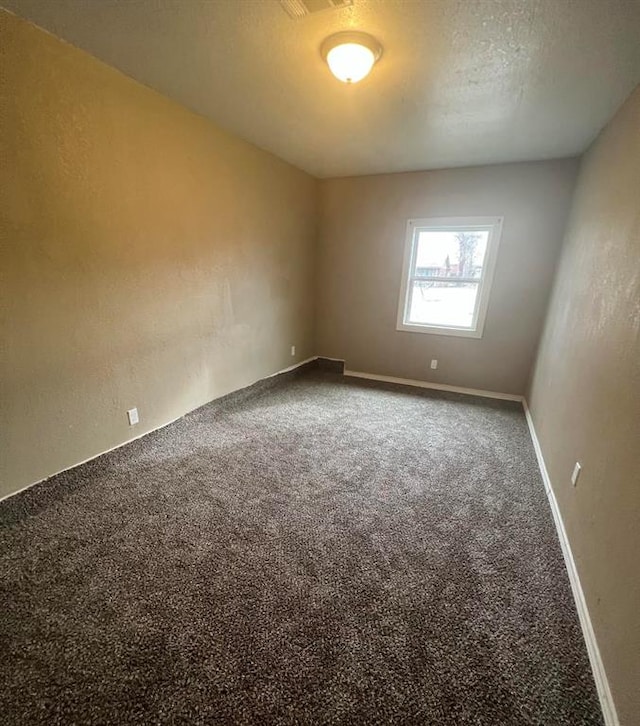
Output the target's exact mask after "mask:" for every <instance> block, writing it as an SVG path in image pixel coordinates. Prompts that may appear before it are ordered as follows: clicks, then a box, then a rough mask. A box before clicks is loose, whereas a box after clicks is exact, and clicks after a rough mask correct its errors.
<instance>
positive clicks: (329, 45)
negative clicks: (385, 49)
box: [321, 32, 382, 83]
mask: <svg viewBox="0 0 640 726" xmlns="http://www.w3.org/2000/svg"><path fill="white" fill-rule="evenodd" d="M321 53H322V57H323V58H324V59H325V60H326V61H327V65H328V66H329V69H330V70H331V72H332V73H333V75H334V76H335V77H336V78H337V79H338V80H340V81H343V82H344V83H357V82H358V81H361V80H362V79H363V78H364V77H365V76H367V75H369V72H370V71H371V69H372V68H373V64H374V63H375V62H376V61H377V60H378V58H380V55H381V54H382V46H381V45H380V43H378V41H377V40H376V39H375V38H372V37H371V36H370V35H367V33H359V32H353V33H350V32H345V33H336V34H335V35H331V36H329V37H328V38H327V39H326V40H325V41H324V43H323V44H322V48H321Z"/></svg>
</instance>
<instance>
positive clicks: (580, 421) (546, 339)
mask: <svg viewBox="0 0 640 726" xmlns="http://www.w3.org/2000/svg"><path fill="white" fill-rule="evenodd" d="M529 405H530V408H531V414H532V416H533V420H534V423H535V427H536V431H537V434H538V437H539V440H540V444H541V447H542V450H543V453H544V457H545V461H546V464H547V468H548V470H549V475H550V478H551V482H552V485H553V489H554V492H555V495H556V498H557V500H558V505H559V507H560V510H561V512H562V517H563V520H564V523H565V527H566V530H567V534H568V537H569V540H570V543H571V548H572V550H573V554H574V558H575V560H576V565H577V568H578V572H579V574H580V581H581V583H582V586H583V588H584V591H585V596H586V600H587V605H588V608H589V612H590V614H591V619H592V621H593V625H594V628H595V632H596V637H597V639H598V644H599V646H600V650H601V653H602V656H603V660H604V664H605V668H606V671H607V674H608V676H609V680H610V685H611V687H612V691H613V696H614V700H615V702H616V705H617V708H618V714H619V716H620V721H621V723H622V724H623V725H624V726H634V725H635V724H639V723H640V624H639V621H638V617H639V614H640V559H639V558H640V87H639V88H638V89H636V91H635V93H634V94H633V95H632V96H631V97H630V98H629V100H628V101H627V103H626V104H625V105H624V106H623V107H622V109H621V110H620V111H619V112H618V114H617V115H616V116H615V118H614V119H613V120H612V121H611V122H610V123H609V125H608V126H607V127H606V128H605V129H604V131H603V132H602V133H601V135H600V137H599V138H598V139H597V141H596V143H595V144H594V146H593V147H592V148H591V150H590V151H589V152H588V153H587V155H586V157H585V158H584V161H583V164H582V168H581V170H580V175H579V180H578V186H577V190H576V195H575V200H574V203H573V208H572V212H571V217H570V221H569V225H568V228H567V235H566V239H565V243H564V246H563V249H562V256H561V260H560V265H559V268H558V274H557V278H556V281H555V285H554V290H553V295H552V299H551V303H550V307H549V314H548V316H547V323H546V326H545V330H544V335H543V337H542V341H541V345H540V350H539V353H538V359H537V363H536V366H535V371H534V375H533V380H532V385H531V391H530V394H529ZM576 461H580V462H581V464H582V466H583V470H582V474H581V477H580V480H579V483H578V486H577V487H576V488H575V489H574V488H573V487H572V486H571V483H570V479H569V478H570V475H571V470H572V468H573V465H574V463H575V462H576Z"/></svg>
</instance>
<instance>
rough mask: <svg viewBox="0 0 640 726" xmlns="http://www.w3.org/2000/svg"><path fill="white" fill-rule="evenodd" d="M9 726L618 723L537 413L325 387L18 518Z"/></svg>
mask: <svg viewBox="0 0 640 726" xmlns="http://www.w3.org/2000/svg"><path fill="white" fill-rule="evenodd" d="M0 515H1V521H2V525H3V526H2V535H1V537H2V539H1V549H0V567H1V574H2V591H1V597H2V617H1V621H0V653H1V659H0V679H1V683H2V694H1V696H0V713H1V714H2V722H3V724H5V725H8V724H29V725H31V724H47V725H52V724H65V725H66V724H429V725H430V726H438V725H440V724H447V725H450V724H475V725H484V724H486V725H487V726H499V725H505V724H514V725H517V726H523V725H526V724H540V725H544V726H562V725H564V724H571V725H572V726H576V725H579V724H601V717H600V713H599V707H598V703H597V697H596V693H595V689H594V685H593V680H592V676H591V673H590V669H589V664H588V660H587V655H586V651H585V647H584V643H583V640H582V637H581V632H580V627H579V624H578V620H577V616H576V612H575V608H574V605H573V601H572V597H571V592H570V587H569V583H568V580H567V575H566V572H565V568H564V564H563V561H562V556H561V552H560V548H559V545H558V542H557V537H556V533H555V530H554V526H553V523H552V518H551V515H550V511H549V507H548V504H547V501H546V497H545V493H544V490H543V486H542V483H541V481H540V478H539V474H538V471H537V468H536V462H535V458H534V453H533V449H532V445H531V442H530V439H529V436H528V433H527V427H526V423H525V419H524V417H523V414H522V411H521V409H520V406H519V405H518V404H511V403H505V402H498V401H490V400H480V399H474V398H470V397H463V396H456V395H453V394H439V393H435V392H428V391H419V390H415V389H413V390H410V389H404V388H401V387H392V386H379V385H373V384H368V383H365V382H361V383H360V382H357V381H355V380H353V379H343V378H342V377H341V376H338V375H335V374H331V373H325V372H319V371H318V372H307V373H305V374H303V375H300V376H290V377H288V378H287V379H286V380H283V381H279V382H275V383H272V384H271V385H270V386H267V387H264V386H263V387H258V388H257V389H255V390H252V391H250V392H248V393H246V394H244V395H241V396H238V397H233V396H232V397H231V398H229V399H226V400H223V401H221V402H217V403H214V404H210V405H208V406H205V407H204V408H201V409H199V410H198V411H196V412H194V413H192V414H190V415H189V416H187V417H186V418H184V419H182V420H180V421H179V422H177V423H175V424H173V425H172V426H170V427H168V428H166V429H164V430H162V431H159V432H156V433H154V434H151V435H150V436H147V437H145V438H144V439H141V440H139V441H136V442H134V443H132V444H130V445H128V446H126V447H124V448H121V449H119V450H117V451H115V452H112V453H110V454H107V455H105V456H103V457H101V458H99V459H97V460H94V461H93V462H90V463H88V464H84V465H83V466H81V467H78V468H76V469H74V470H72V471H70V472H67V473H65V474H62V475H59V476H57V477H55V478H53V479H51V480H49V481H48V482H45V483H43V484H41V485H38V486H36V487H34V488H32V489H30V490H28V491H27V492H24V493H22V494H20V495H17V496H16V497H14V498H12V499H10V500H8V501H6V502H4V503H3V504H2V505H0Z"/></svg>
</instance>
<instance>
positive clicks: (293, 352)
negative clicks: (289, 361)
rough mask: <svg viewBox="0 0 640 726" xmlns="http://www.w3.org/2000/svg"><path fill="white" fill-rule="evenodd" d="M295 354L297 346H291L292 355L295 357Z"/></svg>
mask: <svg viewBox="0 0 640 726" xmlns="http://www.w3.org/2000/svg"><path fill="white" fill-rule="evenodd" d="M295 354H296V346H295V345H292V346H291V355H292V356H293V355H295Z"/></svg>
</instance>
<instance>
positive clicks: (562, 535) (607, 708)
mask: <svg viewBox="0 0 640 726" xmlns="http://www.w3.org/2000/svg"><path fill="white" fill-rule="evenodd" d="M522 405H523V407H524V413H525V416H526V418H527V424H528V425H529V432H530V434H531V440H532V441H533V448H534V450H535V452H536V458H537V460H538V467H539V468H540V474H541V475H542V481H543V482H544V488H545V490H546V492H547V498H548V500H549V506H550V507H551V512H552V513H553V520H554V522H555V525H556V531H557V532H558V539H559V540H560V547H561V548H562V555H563V557H564V563H565V565H566V567H567V572H568V574H569V582H570V583H571V590H572V591H573V599H574V600H575V603H576V610H577V611H578V618H579V619H580V626H581V628H582V635H583V637H584V640H585V643H586V646H587V652H588V654H589V661H590V662H591V670H592V671H593V679H594V681H595V684H596V689H597V691H598V697H599V699H600V706H601V708H602V715H603V717H604V722H605V725H606V726H620V722H619V721H618V714H617V712H616V707H615V704H614V702H613V697H612V695H611V689H610V688H609V681H608V679H607V674H606V671H605V669H604V663H603V662H602V657H601V655H600V649H599V648H598V643H597V641H596V635H595V632H594V630H593V624H592V623H591V618H590V616H589V610H588V608H587V602H586V600H585V597H584V592H583V590H582V585H581V584H580V577H579V576H578V570H577V568H576V563H575V561H574V559H573V554H572V552H571V546H570V544H569V539H568V537H567V532H566V530H565V528H564V523H563V521H562V516H561V514H560V509H559V508H558V502H557V500H556V497H555V494H554V493H553V488H552V486H551V479H550V478H549V472H548V471H547V466H546V464H545V462H544V457H543V455H542V449H541V447H540V442H539V441H538V436H537V434H536V430H535V427H534V425H533V419H532V418H531V413H530V411H529V407H528V406H527V401H526V399H523V400H522Z"/></svg>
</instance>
